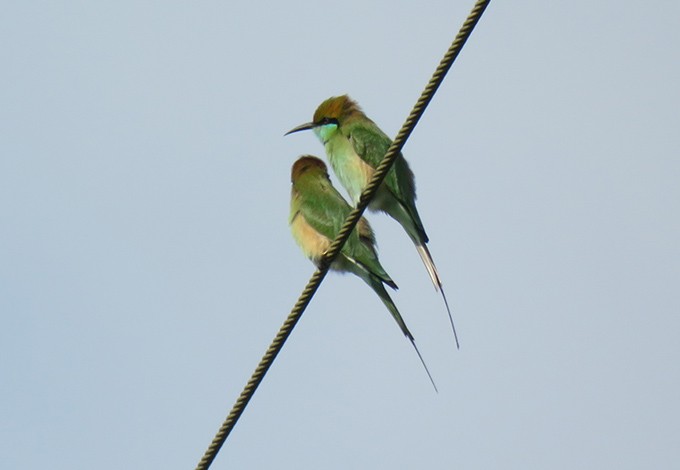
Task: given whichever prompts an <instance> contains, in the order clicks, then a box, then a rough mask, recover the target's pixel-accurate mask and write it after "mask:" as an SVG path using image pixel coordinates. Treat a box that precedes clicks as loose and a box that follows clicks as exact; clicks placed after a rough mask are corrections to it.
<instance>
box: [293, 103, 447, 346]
mask: <svg viewBox="0 0 680 470" xmlns="http://www.w3.org/2000/svg"><path fill="white" fill-rule="evenodd" d="M313 119H314V120H313V121H312V122H309V123H306V124H302V125H300V126H298V127H296V128H294V129H291V130H290V131H288V132H287V133H286V135H288V134H291V133H293V132H298V131H303V130H307V129H313V130H314V133H315V134H316V135H317V137H318V138H319V140H321V142H322V143H323V145H324V147H325V148H326V154H327V155H328V160H329V162H330V164H331V167H333V171H334V172H335V174H336V176H337V177H338V179H339V180H340V183H341V184H342V185H343V186H344V187H345V189H346V190H347V192H348V193H349V196H350V198H351V199H352V201H353V202H354V204H356V203H357V202H358V201H359V197H360V196H361V192H362V191H363V189H364V188H365V187H366V185H367V184H368V182H369V181H370V180H371V177H372V176H373V172H374V171H375V168H377V166H378V165H379V164H380V161H381V160H382V158H383V157H384V156H385V154H386V153H387V150H388V149H389V147H390V145H392V141H391V140H390V138H389V137H387V135H386V134H385V133H384V132H383V131H382V130H380V128H379V127H378V126H377V125H376V124H375V123H374V122H373V121H371V120H370V119H369V118H368V117H367V116H366V115H365V114H364V112H363V111H362V110H361V108H360V107H359V105H358V104H357V103H356V102H355V101H353V100H352V99H351V98H350V97H349V96H347V95H343V96H334V97H332V98H329V99H327V100H326V101H324V102H323V103H321V104H320V105H319V107H318V108H317V109H316V112H315V113H314V118H313ZM368 208H369V209H370V210H372V211H382V212H386V213H387V214H389V215H390V216H391V217H392V218H393V219H395V220H396V221H397V222H399V223H400V224H401V226H402V227H403V228H404V230H406V233H407V234H408V236H409V237H410V238H411V240H412V241H413V243H414V245H415V246H416V248H417V250H418V254H419V255H420V258H421V259H422V260H423V263H424V264H425V267H426V268H427V272H428V274H429V275H430V278H431V279H432V283H433V284H434V287H435V289H437V290H439V291H441V294H442V298H443V299H444V304H445V305H446V310H447V312H448V314H449V320H450V321H451V328H452V329H453V335H454V337H455V340H456V346H457V347H459V343H458V335H457V333H456V327H455V326H454V324H453V317H452V316H451V310H450V309H449V304H448V302H447V300H446V295H445V294H444V290H443V289H442V282H441V279H440V277H439V273H438V272H437V268H436V266H435V264H434V261H433V260H432V255H430V250H429V249H428V248H427V242H428V241H429V239H428V237H427V234H426V233H425V228H424V227H423V222H422V221H421V220H420V215H418V210H417V209H416V187H415V181H414V177H413V172H412V171H411V169H410V168H409V165H408V163H407V162H406V160H405V159H404V157H403V155H401V154H399V156H398V157H397V159H396V161H395V162H394V164H393V165H392V168H391V169H390V171H389V173H387V176H386V177H385V180H384V181H383V184H382V185H381V186H380V188H379V189H378V192H377V193H376V195H375V197H374V198H373V200H372V201H371V203H370V205H369V206H368Z"/></svg>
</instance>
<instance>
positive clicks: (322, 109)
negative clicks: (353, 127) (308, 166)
mask: <svg viewBox="0 0 680 470" xmlns="http://www.w3.org/2000/svg"><path fill="white" fill-rule="evenodd" d="M353 117H364V118H365V117H366V115H365V114H364V113H363V111H362V110H361V108H360V107H359V105H358V104H357V102H356V101H354V100H353V99H352V98H350V97H349V96H348V95H342V96H333V97H331V98H328V99H327V100H326V101H324V102H323V103H321V104H320V105H319V107H318V108H316V111H315V112H314V120H313V121H312V122H307V123H305V124H302V125H300V126H297V127H295V128H293V129H291V130H289V131H288V132H286V134H285V135H288V134H292V133H293V132H299V131H306V130H308V129H315V130H317V131H318V129H317V128H319V127H323V126H326V125H328V124H330V125H331V126H332V127H334V128H337V127H340V126H342V125H343V124H344V123H345V122H347V120H348V119H352V118H353Z"/></svg>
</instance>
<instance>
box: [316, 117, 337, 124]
mask: <svg viewBox="0 0 680 470" xmlns="http://www.w3.org/2000/svg"><path fill="white" fill-rule="evenodd" d="M328 124H334V125H336V126H337V125H338V120H337V119H335V118H329V117H325V118H322V119H321V122H319V125H320V126H326V125H328Z"/></svg>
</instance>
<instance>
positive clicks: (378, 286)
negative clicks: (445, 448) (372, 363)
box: [364, 277, 439, 393]
mask: <svg viewBox="0 0 680 470" xmlns="http://www.w3.org/2000/svg"><path fill="white" fill-rule="evenodd" d="M364 280H365V281H366V282H367V283H368V284H369V285H370V286H371V287H372V288H373V290H374V291H375V293H376V294H378V297H380V300H382V302H383V304H385V307H387V310H389V311H390V313H391V314H392V317H393V318H394V319H395V320H396V322H397V324H398V325H399V328H400V329H401V331H402V333H404V336H406V337H407V338H408V339H409V341H410V342H411V344H412V345H413V349H415V350H416V354H418V358H419V359H420V362H421V363H422V364H423V368H424V369H425V372H427V376H428V377H429V378H430V382H432V386H433V387H434V391H435V392H437V393H439V390H437V385H436V384H435V383H434V379H433V378H432V374H430V369H428V367H427V364H425V360H424V359H423V356H422V355H421V354H420V350H419V349H418V346H416V342H415V339H414V338H413V335H412V334H411V332H410V331H409V329H408V327H407V326H406V323H405V322H404V319H403V318H402V316H401V314H400V313H399V310H397V306H396V305H395V304H394V302H393V301H392V298H391V297H390V295H389V294H388V293H387V291H386V290H385V287H384V286H383V283H382V282H380V280H379V279H377V278H375V277H371V278H370V279H366V278H364Z"/></svg>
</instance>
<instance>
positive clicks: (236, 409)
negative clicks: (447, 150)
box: [196, 0, 490, 470]
mask: <svg viewBox="0 0 680 470" xmlns="http://www.w3.org/2000/svg"><path fill="white" fill-rule="evenodd" d="M489 2H490V0H478V1H477V3H476V4H475V5H474V7H473V8H472V10H471V11H470V14H469V15H468V17H467V19H466V20H465V23H463V26H462V27H461V29H460V31H459V32H458V34H457V35H456V38H455V39H454V40H453V43H451V46H450V47H449V49H448V50H447V51H446V54H444V57H443V58H442V60H441V62H440V63H439V65H438V66H437V69H436V70H435V71H434V73H433V74H432V78H430V81H429V83H428V84H427V86H426V87H425V90H423V93H422V94H421V95H420V98H419V99H418V101H417V103H416V104H415V106H414V107H413V110H412V111H411V114H409V116H408V118H407V119H406V122H405V123H404V125H403V126H402V128H401V130H400V131H399V133H398V134H397V136H396V137H395V139H394V141H393V142H392V145H391V146H390V148H389V150H388V151H387V153H386V154H385V156H384V157H383V159H382V161H381V162H380V165H378V167H377V168H376V170H375V173H374V174H373V178H371V181H370V182H369V183H368V185H367V186H366V187H365V188H364V190H363V192H362V193H361V197H360V198H359V202H358V204H357V206H356V208H355V209H354V210H352V212H351V213H350V214H349V215H348V216H347V219H346V220H345V223H344V224H343V226H342V228H341V229H340V232H338V235H337V236H336V238H335V241H333V243H332V244H331V246H330V247H329V248H328V251H327V252H326V255H325V256H324V257H323V259H322V260H321V262H320V263H319V267H318V269H317V270H316V271H315V272H314V274H313V275H312V277H311V278H310V279H309V282H308V283H307V285H306V286H305V289H304V290H303V291H302V294H300V297H299V298H298V301H297V302H296V303H295V306H294V307H293V309H292V310H291V312H290V314H289V315H288V317H287V318H286V320H285V321H284V323H283V325H281V328H280V329H279V332H278V333H277V334H276V337H274V340H273V341H272V343H271V344H270V345H269V348H267V351H266V352H265V354H264V356H262V359H261V360H260V363H259V364H258V365H257V368H256V369H255V372H253V375H252V376H251V377H250V380H248V383H246V386H245V387H244V388H243V391H242V392H241V394H240V395H239V397H238V399H237V400H236V403H235V404H234V406H233V407H232V409H231V412H230V413H229V415H228V416H227V418H226V420H225V421H224V423H222V426H221V427H220V429H219V430H218V432H217V434H216V435H215V437H214V438H213V440H212V442H211V443H210V446H208V449H207V450H206V451H205V454H203V457H202V458H201V461H200V462H199V463H198V465H197V466H196V470H206V469H208V468H209V467H210V465H211V464H212V462H213V460H215V457H216V456H217V453H218V452H219V451H220V448H221V447H222V445H223V444H224V442H225V441H226V440H227V437H228V436H229V433H231V431H232V430H233V428H234V426H235V425H236V422H237V421H238V419H239V418H240V416H241V414H243V411H244V410H245V407H246V406H247V405H248V402H249V401H250V399H251V398H252V397H253V395H254V394H255V390H256V389H257V387H258V386H259V385H260V382H262V379H263V378H264V376H265V374H266V373H267V371H268V370H269V367H271V365H272V363H273V362H274V359H276V356H277V355H278V354H279V352H280V351H281V348H283V344H284V343H285V342H286V339H288V336H290V334H291V332H292V331H293V328H294V327H295V325H296V324H297V322H298V320H300V317H301V316H302V313H303V312H304V311H305V309H306V308H307V305H308V304H309V302H310V301H311V300H312V297H313V296H314V293H315V292H316V290H317V289H318V288H319V286H320V285H321V281H323V279H324V277H326V274H327V273H328V269H329V267H330V264H331V263H332V262H333V260H334V259H335V258H336V257H337V256H338V254H339V253H340V250H341V249H342V247H343V245H344V244H345V242H346V241H347V238H349V234H350V233H351V232H352V230H353V229H354V226H355V225H356V224H357V222H358V221H359V218H360V217H361V214H363V212H364V210H365V209H366V207H367V206H368V203H369V202H370V201H371V199H372V198H373V196H374V195H375V193H376V192H377V190H378V186H380V183H382V181H383V179H384V178H385V176H386V175H387V172H388V171H389V169H390V168H391V166H392V163H393V162H394V160H396V158H397V156H398V155H399V153H400V152H401V149H402V147H403V146H404V144H405V143H406V140H407V139H408V137H409V136H410V135H411V132H413V129H414V128H415V126H416V124H417V123H418V121H419V120H420V118H421V117H422V115H423V113H424V112H425V108H426V107H427V105H428V104H429V103H430V101H431V100H432V97H433V96H434V94H435V92H436V91H437V89H438V88H439V85H441V83H442V81H443V80H444V77H445V76H446V73H447V72H448V71H449V69H450V68H451V65H453V62H454V61H455V60H456V57H458V54H459V53H460V51H461V49H462V48H463V45H465V42H466V41H467V39H468V37H470V34H471V33H472V30H473V29H474V27H475V25H476V24H477V22H478V21H479V19H480V18H481V16H482V14H483V13H484V10H485V9H486V7H487V6H488V4H489Z"/></svg>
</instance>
